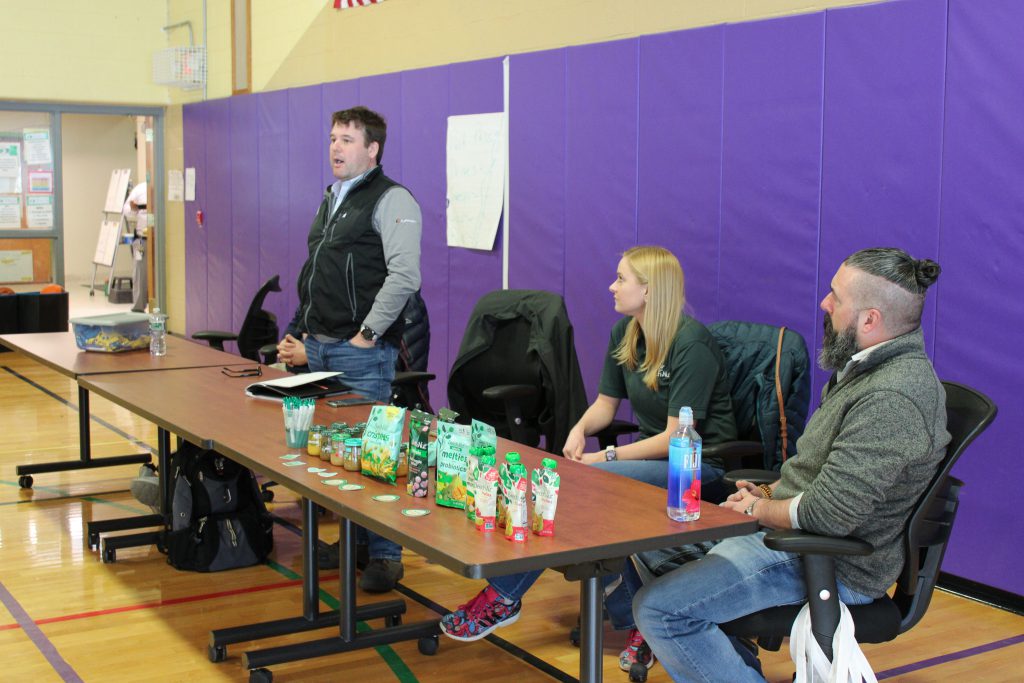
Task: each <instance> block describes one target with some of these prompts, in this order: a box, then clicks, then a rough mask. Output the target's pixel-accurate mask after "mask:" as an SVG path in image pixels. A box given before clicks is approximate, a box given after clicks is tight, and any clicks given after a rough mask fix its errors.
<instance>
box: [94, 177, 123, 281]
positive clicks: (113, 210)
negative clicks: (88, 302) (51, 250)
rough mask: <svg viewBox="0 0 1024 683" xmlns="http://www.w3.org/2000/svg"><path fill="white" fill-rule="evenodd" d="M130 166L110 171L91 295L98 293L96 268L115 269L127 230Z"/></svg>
mask: <svg viewBox="0 0 1024 683" xmlns="http://www.w3.org/2000/svg"><path fill="white" fill-rule="evenodd" d="M131 173H132V171H131V169H130V168H115V169H114V170H113V171H111V173H110V184H109V185H108V186H107V197H106V201H104V203H103V211H102V219H101V221H100V234H99V238H98V239H97V240H96V252H95V253H94V254H93V257H92V284H91V285H90V286H89V296H94V295H95V294H96V268H97V267H98V266H104V267H106V268H110V269H113V267H114V256H115V255H116V254H117V246H118V244H120V243H121V235H122V234H124V233H125V232H127V224H126V221H125V217H124V215H123V213H122V211H121V210H122V208H123V207H124V201H125V199H126V198H127V197H128V182H129V181H130V180H131Z"/></svg>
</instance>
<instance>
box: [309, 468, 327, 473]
mask: <svg viewBox="0 0 1024 683" xmlns="http://www.w3.org/2000/svg"><path fill="white" fill-rule="evenodd" d="M306 471H307V472H309V473H311V474H316V473H318V472H326V471H327V470H325V469H324V468H323V467H307V468H306Z"/></svg>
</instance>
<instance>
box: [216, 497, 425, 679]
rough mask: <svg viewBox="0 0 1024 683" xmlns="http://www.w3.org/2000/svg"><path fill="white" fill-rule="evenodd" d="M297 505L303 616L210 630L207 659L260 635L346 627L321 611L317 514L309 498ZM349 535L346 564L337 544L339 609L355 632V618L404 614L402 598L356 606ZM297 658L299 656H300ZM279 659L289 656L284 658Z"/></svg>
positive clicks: (334, 614)
mask: <svg viewBox="0 0 1024 683" xmlns="http://www.w3.org/2000/svg"><path fill="white" fill-rule="evenodd" d="M300 507H301V508H302V569H303V571H302V616H301V617H289V618H287V619H275V620H273V621H265V622H261V623H256V624H246V625H244V626H234V627H231V628H222V629H216V630H213V631H210V643H209V646H208V652H207V654H208V655H209V658H210V661H212V662H220V661H223V660H224V659H225V658H226V657H227V646H228V645H232V644H234V643H243V642H247V641H250V640H260V639H262V638H273V637H275V636H282V635H287V634H290V633H303V632H305V631H314V630H316V629H321V628H328V627H337V626H339V624H341V628H342V629H344V628H345V626H344V624H343V623H342V621H343V619H342V617H341V615H340V613H339V610H333V611H330V612H320V597H319V594H320V580H319V568H318V567H317V560H316V548H317V537H318V535H319V534H318V529H319V522H318V519H319V515H318V513H317V509H316V508H317V506H316V503H314V502H313V501H311V500H309V499H308V498H303V499H302V501H301V503H300ZM343 521H344V520H343ZM342 529H344V524H342ZM343 538H344V537H343ZM351 539H352V543H353V547H352V549H351V551H350V552H349V557H350V560H351V563H350V565H348V566H346V564H345V548H346V543H345V541H344V540H342V542H341V544H340V547H341V550H342V552H341V561H342V564H341V565H340V566H341V567H342V572H341V576H342V592H341V601H340V602H341V606H342V607H341V611H342V612H344V613H345V619H344V621H350V622H351V632H352V633H353V634H354V633H355V624H356V622H357V621H366V620H368V619H381V618H383V619H387V620H391V619H394V618H396V617H398V616H399V615H401V614H404V613H405V601H403V600H386V601H384V602H375V603H372V604H369V605H363V606H360V607H356V604H355V585H356V583H355V573H356V567H355V547H354V543H355V535H354V534H352V535H351ZM349 573H350V574H351V593H350V594H349V595H347V596H346V594H345V589H344V584H345V581H344V577H345V575H346V574H349ZM300 645H303V644H300ZM279 649H281V648H272V650H275V651H276V650H279ZM267 651H270V650H267ZM250 654H251V655H252V656H254V657H255V656H256V655H257V654H258V653H246V655H250ZM308 656H317V655H308ZM299 658H300V659H301V657H299ZM279 661H291V660H288V659H286V660H279ZM269 663H275V662H269ZM262 665H263V664H257V665H254V666H262Z"/></svg>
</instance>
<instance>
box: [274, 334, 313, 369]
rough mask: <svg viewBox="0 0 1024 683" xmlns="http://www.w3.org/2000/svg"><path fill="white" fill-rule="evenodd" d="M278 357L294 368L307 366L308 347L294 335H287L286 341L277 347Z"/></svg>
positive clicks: (283, 340) (282, 341)
mask: <svg viewBox="0 0 1024 683" xmlns="http://www.w3.org/2000/svg"><path fill="white" fill-rule="evenodd" d="M277 357H278V359H279V360H281V361H282V362H284V363H285V364H286V365H291V366H292V367H295V366H298V365H306V364H307V359H306V345H305V344H304V343H303V342H302V341H301V340H299V339H296V338H295V337H293V336H292V335H290V334H286V335H285V336H284V339H282V340H281V342H280V343H279V344H278V345H277Z"/></svg>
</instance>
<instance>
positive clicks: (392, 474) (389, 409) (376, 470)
mask: <svg viewBox="0 0 1024 683" xmlns="http://www.w3.org/2000/svg"><path fill="white" fill-rule="evenodd" d="M404 423H405V408H399V407H397V406H373V407H372V408H371V409H370V420H369V422H367V423H366V428H365V429H364V430H363V439H362V448H363V450H362V453H361V455H360V466H361V469H362V472H363V474H365V475H366V476H368V477H373V478H374V479H379V480H381V481H383V482H387V483H388V484H391V485H392V486H394V485H395V480H396V478H397V473H398V450H399V448H400V447H401V445H402V426H403V424H404Z"/></svg>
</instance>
